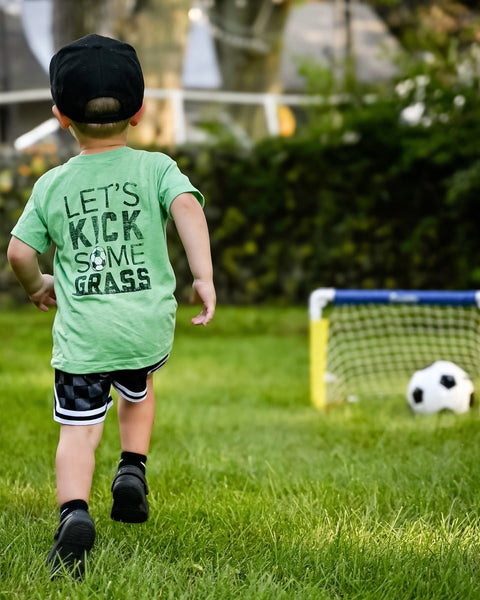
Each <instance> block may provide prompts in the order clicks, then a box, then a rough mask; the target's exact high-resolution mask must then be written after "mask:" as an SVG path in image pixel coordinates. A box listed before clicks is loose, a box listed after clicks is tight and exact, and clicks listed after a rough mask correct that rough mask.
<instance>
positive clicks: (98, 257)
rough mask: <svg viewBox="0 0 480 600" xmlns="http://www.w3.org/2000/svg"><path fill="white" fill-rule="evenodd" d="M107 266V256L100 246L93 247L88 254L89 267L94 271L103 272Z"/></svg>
mask: <svg viewBox="0 0 480 600" xmlns="http://www.w3.org/2000/svg"><path fill="white" fill-rule="evenodd" d="M106 264H107V255H106V254H105V250H104V249H103V248H102V247H101V246H95V248H94V249H93V250H92V253H91V254H90V266H91V267H92V269H93V270H94V271H103V269H104V268H105V265H106Z"/></svg>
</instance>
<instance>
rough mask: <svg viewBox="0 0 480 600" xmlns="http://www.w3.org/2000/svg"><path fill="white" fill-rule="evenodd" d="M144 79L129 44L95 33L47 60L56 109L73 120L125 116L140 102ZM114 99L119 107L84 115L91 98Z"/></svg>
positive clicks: (111, 119) (100, 120)
mask: <svg viewBox="0 0 480 600" xmlns="http://www.w3.org/2000/svg"><path fill="white" fill-rule="evenodd" d="M144 88H145V85H144V81H143V74H142V68H141V66H140V63H139V61H138V58H137V54H136V52H135V50H134V49H133V48H132V46H130V45H129V44H126V43H124V42H120V41H118V40H114V39H112V38H108V37H104V36H101V35H97V34H91V35H87V36H85V37H83V38H81V39H79V40H76V41H75V42H72V43H71V44H68V45H67V46H64V47H63V48H61V49H60V50H59V51H58V52H57V53H56V54H55V55H54V56H53V58H52V60H51V62H50V89H51V92H52V97H53V100H54V102H55V104H56V105H57V107H58V109H59V110H60V112H62V113H63V114H64V115H66V116H67V117H69V118H70V119H71V120H72V121H76V122H77V123H114V122H116V121H123V120H124V119H129V118H130V117H133V115H134V114H135V113H136V112H137V111H138V110H140V108H141V106H142V103H143V92H144ZM102 97H110V98H116V99H117V100H118V101H119V103H120V109H119V110H118V111H116V112H110V113H108V114H101V115H95V117H90V118H89V117H87V115H86V114H85V107H86V105H87V102H89V101H90V100H93V99H94V98H102Z"/></svg>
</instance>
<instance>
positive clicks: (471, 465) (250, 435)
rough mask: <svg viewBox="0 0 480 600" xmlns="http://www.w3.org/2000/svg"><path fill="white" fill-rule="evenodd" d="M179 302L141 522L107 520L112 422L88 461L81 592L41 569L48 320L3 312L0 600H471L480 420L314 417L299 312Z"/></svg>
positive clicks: (478, 580) (49, 454)
mask: <svg viewBox="0 0 480 600" xmlns="http://www.w3.org/2000/svg"><path fill="white" fill-rule="evenodd" d="M193 314H195V309H192V308H181V310H180V311H179V316H178V328H177V338H176V342H175V346H174V351H173V354H172V357H171V359H170V361H169V363H168V364H167V366H166V367H165V368H164V369H162V370H161V371H160V372H159V373H158V374H157V375H156V384H155V387H156V395H157V418H156V423H155V428H154V434H153V439H152V446H151V452H150V455H149V460H148V465H147V469H148V470H147V473H148V478H149V485H150V488H151V493H150V496H149V500H150V507H151V517H150V519H149V521H148V522H147V523H145V524H141V525H126V524H121V523H116V522H113V521H111V520H110V518H109V514H110V503H111V495H110V484H111V479H112V476H113V474H114V471H115V468H116V463H117V460H118V456H119V438H118V433H117V429H116V422H115V412H114V411H113V410H112V411H110V414H109V415H108V418H107V423H106V428H105V433H104V438H103V440H102V443H101V445H100V447H99V450H98V452H97V470H96V475H95V479H94V485H93V491H92V497H91V503H90V505H91V514H92V516H93V518H94V520H95V522H96V526H97V542H96V545H95V547H94V550H93V551H92V553H91V555H90V560H89V563H88V570H87V573H86V576H85V578H84V580H83V581H81V582H77V581H73V580H71V579H70V578H68V577H65V578H59V579H57V580H55V581H53V582H51V581H50V579H49V573H48V571H47V569H46V567H45V558H46V555H47V553H48V551H49V549H50V547H51V544H52V536H53V532H54V531H55V528H56V525H57V518H58V517H57V507H56V502H55V485H54V471H53V464H54V455H55V449H56V442H57V435H58V425H57V424H55V423H54V422H53V420H52V405H51V395H52V394H51V389H52V371H51V368H50V367H49V360H50V325H51V318H52V316H53V313H52V312H50V313H48V314H43V313H40V311H36V310H35V309H34V308H33V307H29V308H26V309H22V310H18V311H4V312H3V313H1V314H0V331H1V332H2V336H3V346H2V353H1V355H0V356H1V359H0V387H1V391H2V401H1V421H0V449H1V456H2V460H1V461H0V506H1V511H0V598H1V599H4V598H8V599H10V598H12V599H16V598H18V599H20V598H22V599H23V598H25V599H28V600H33V599H39V600H40V599H41V600H45V599H47V598H58V599H62V600H64V599H67V598H68V599H69V600H75V599H97V598H98V599H100V598H102V599H103V598H107V599H112V600H123V599H125V600H143V599H145V600H152V599H157V598H159V599H163V598H168V599H175V600H180V599H185V600H187V599H198V600H208V599H219V600H228V599H232V600H233V599H265V600H266V599H271V600H277V599H279V600H281V599H284V598H295V599H305V600H307V599H308V600H312V599H315V600H317V599H318V600H327V599H328V600H336V599H358V600H380V599H382V600H383V599H391V600H406V599H412V600H423V599H424V600H441V599H445V600H453V599H458V600H467V599H470V598H471V599H478V598H480V527H479V506H480V444H479V428H480V418H479V412H478V408H476V409H474V410H473V411H471V413H470V414H467V415H461V416H454V415H451V414H440V415H436V416H433V417H426V418H419V417H417V418H414V417H413V416H411V414H410V413H409V411H408V408H407V404H406V400H405V398H403V397H401V396H399V397H398V398H393V399H391V400H389V401H380V400H373V399H372V400H370V401H369V400H363V401H361V402H359V403H357V404H345V405H343V406H339V407H336V408H335V409H333V410H330V411H329V412H327V413H318V412H316V411H315V410H314V409H313V408H311V407H310V405H309V401H308V333H307V327H308V320H307V313H306V309H293V308H292V309H280V308H279V309H267V308H255V309H254V308H248V309H247V308H243V309H240V308H239V309H234V308H222V307H220V308H219V310H218V314H217V316H216V318H215V321H214V322H212V324H211V325H209V326H208V327H207V328H194V327H192V326H190V325H189V318H190V316H192V315H193Z"/></svg>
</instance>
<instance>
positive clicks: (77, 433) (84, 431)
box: [56, 423, 103, 506]
mask: <svg viewBox="0 0 480 600" xmlns="http://www.w3.org/2000/svg"><path fill="white" fill-rule="evenodd" d="M102 433H103V423H96V424H95V425H61V426H60V439H59V442H58V447H57V456H56V474H57V498H58V504H59V506H62V505H63V504H64V503H65V502H68V501H70V500H84V501H85V502H86V503H87V504H88V498H89V496H90V488H91V486H92V478H93V471H94V469H95V450H96V449H97V447H98V444H99V442H100V439H101V437H102Z"/></svg>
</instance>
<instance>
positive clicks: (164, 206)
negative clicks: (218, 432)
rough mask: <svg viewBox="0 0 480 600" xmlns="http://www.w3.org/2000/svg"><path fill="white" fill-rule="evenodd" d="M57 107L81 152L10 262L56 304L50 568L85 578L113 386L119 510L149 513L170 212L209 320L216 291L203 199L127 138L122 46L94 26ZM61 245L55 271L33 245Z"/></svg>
mask: <svg viewBox="0 0 480 600" xmlns="http://www.w3.org/2000/svg"><path fill="white" fill-rule="evenodd" d="M50 83H51V91H52V96H53V101H54V103H55V104H54V106H53V109H52V110H53V114H54V115H55V117H56V118H57V119H58V121H59V123H60V126H61V127H62V129H70V131H71V132H72V134H73V135H74V136H75V138H76V139H77V141H78V144H79V146H80V154H79V155H78V156H76V157H74V158H72V159H71V160H69V161H68V162H67V163H66V164H64V165H61V166H59V167H56V168H55V169H52V170H51V171H49V172H47V173H46V174H45V175H43V176H42V177H41V178H40V179H39V180H38V181H37V183H36V184H35V187H34V189H33V191H32V195H31V197H30V199H29V201H28V203H27V206H26V208H25V211H24V213H23V215H22V216H21V218H20V219H19V221H18V223H17V224H16V226H15V227H14V229H13V230H12V239H11V241H10V245H9V248H8V260H9V262H10V265H11V267H12V269H13V271H14V273H15V275H16V277H17V278H18V280H19V281H20V283H21V285H22V286H23V288H24V289H25V291H26V293H27V294H28V295H29V297H30V299H31V301H32V302H33V303H34V304H35V305H36V306H37V307H38V308H39V309H40V310H43V311H47V310H48V309H49V307H51V306H56V307H57V312H56V315H55V321H54V325H53V353H52V363H51V364H52V366H53V367H55V385H54V419H55V421H57V422H58V423H60V439H59V443H58V448H57V455H56V479H57V496H58V503H59V506H60V525H59V527H58V529H57V531H56V533H55V536H54V544H53V547H52V549H51V551H50V554H49V555H48V563H49V564H50V566H51V568H52V571H53V573H55V572H56V571H57V570H58V569H59V568H60V566H61V565H62V564H63V565H67V566H69V567H70V568H72V569H74V570H75V572H76V573H78V574H81V573H82V572H83V569H84V561H85V557H86V553H87V552H88V551H89V550H90V549H91V548H92V546H93V543H94V540H95V527H94V524H93V521H92V519H91V517H90V515H89V513H88V500H89V494H90V488H91V484H92V476H93V471H94V465H95V456H94V455H95V450H96V448H97V445H98V444H99V441H100V438H101V435H102V430H103V422H104V419H105V416H106V413H107V411H108V409H109V408H110V406H111V405H112V398H111V396H110V389H111V386H113V387H114V389H115V390H116V391H117V392H118V421H119V429H120V439H121V447H122V454H121V458H120V463H119V466H118V470H117V473H116V475H115V477H114V480H113V484H112V494H113V505H112V510H111V517H112V519H115V520H117V521H123V522H129V523H138V522H142V521H145V520H146V519H147V518H148V513H149V507H148V502H147V498H146V495H147V494H148V487H147V482H146V479H145V463H146V460H147V452H148V448H149V442H150V435H151V431H152V425H153V418H154V392H153V383H152V378H153V373H154V371H156V370H158V369H159V368H160V367H161V366H162V365H163V364H164V363H165V362H166V360H167V358H168V355H169V352H170V349H171V346H172V342H173V332H174V324H175V312H176V301H175V298H174V289H175V277H174V274H173V270H172V267H171V265H170V262H169V260H168V255H167V245H166V232H165V229H166V223H167V220H168V218H172V219H173V220H174V221H175V224H176V227H177V230H178V233H179V236H180V239H181V241H182V243H183V245H184V248H185V252H186V255H187V259H188V262H189V265H190V269H191V272H192V275H193V290H194V293H195V294H196V295H197V296H198V297H199V299H200V300H201V301H202V302H203V310H202V311H201V313H200V314H199V315H198V316H196V317H194V318H193V319H192V323H193V324H194V325H206V324H207V323H208V322H209V321H210V320H211V319H212V317H213V315H214V312H215V289H214V284H213V275H212V263H211V257H210V243H209V236H208V229H207V225H206V221H205V218H204V214H203V210H202V206H203V202H204V200H203V197H202V195H201V194H200V192H199V191H198V190H196V189H195V188H194V187H193V186H192V185H191V183H190V182H189V180H188V179H187V177H185V176H184V175H183V174H182V173H180V171H179V170H178V168H177V166H176V164H175V163H174V162H173V161H172V160H171V159H170V158H168V157H167V156H165V155H164V154H161V153H153V152H144V151H139V150H133V149H131V148H128V147H127V146H126V141H127V129H128V126H129V125H132V126H135V125H137V123H138V122H139V120H140V116H141V114H142V110H143V93H144V82H143V75H142V70H141V67H140V64H139V61H138V58H137V55H136V53H135V50H134V49H133V48H132V47H131V46H129V45H128V44H125V43H122V42H120V41H117V40H114V39H110V38H106V37H102V36H99V35H88V36H86V37H84V38H82V39H80V40H77V41H75V42H73V43H71V44H69V45H67V46H64V47H63V48H61V49H60V50H59V52H58V53H57V54H56V55H55V56H54V57H53V58H52V61H51V64H50ZM51 243H54V244H55V246H56V254H55V260H54V276H51V275H47V274H42V273H41V272H40V270H39V266H38V261H37V255H38V254H41V253H43V252H45V250H46V249H47V248H48V247H49V246H50V244H51Z"/></svg>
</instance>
